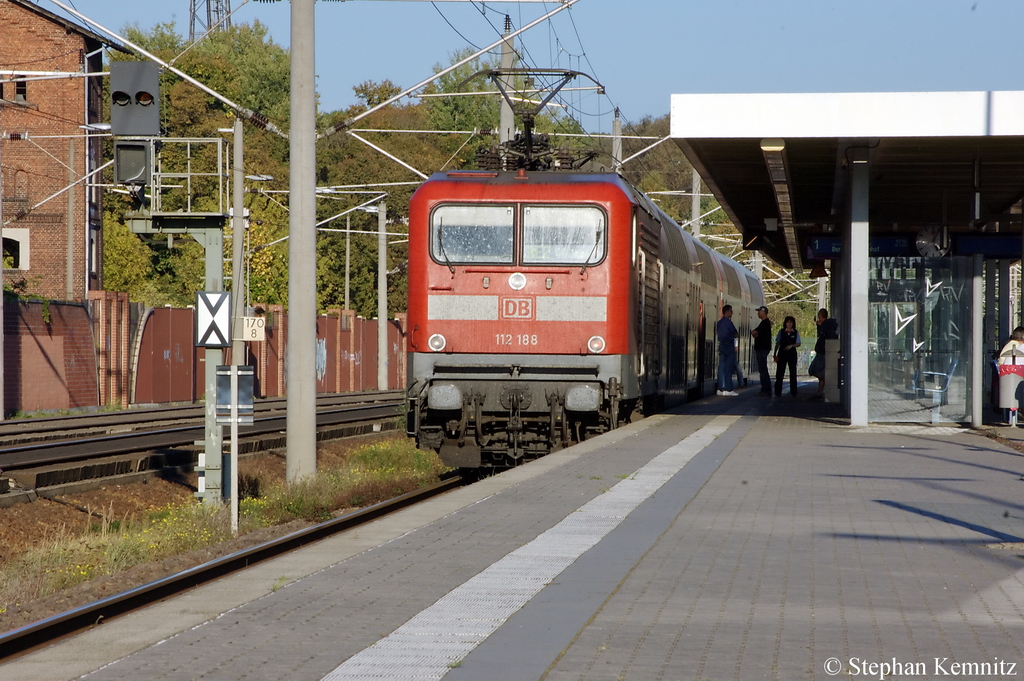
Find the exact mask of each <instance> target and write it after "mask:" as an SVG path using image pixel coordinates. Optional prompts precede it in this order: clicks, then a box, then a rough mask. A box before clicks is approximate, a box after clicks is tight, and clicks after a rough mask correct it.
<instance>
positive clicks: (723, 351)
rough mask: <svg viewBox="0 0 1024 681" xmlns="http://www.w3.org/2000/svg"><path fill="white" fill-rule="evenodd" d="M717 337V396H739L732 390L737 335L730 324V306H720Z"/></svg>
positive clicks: (733, 326) (733, 325) (716, 330)
mask: <svg viewBox="0 0 1024 681" xmlns="http://www.w3.org/2000/svg"><path fill="white" fill-rule="evenodd" d="M715 335H716V336H718V394H719V395H725V396H728V397H735V396H736V395H739V393H738V392H735V391H734V390H733V389H732V375H733V373H734V372H735V371H736V339H737V338H738V337H739V333H738V332H737V331H736V325H735V324H733V323H732V305H723V306H722V318H721V319H719V320H718V323H717V324H715Z"/></svg>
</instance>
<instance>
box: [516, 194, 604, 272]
mask: <svg viewBox="0 0 1024 681" xmlns="http://www.w3.org/2000/svg"><path fill="white" fill-rule="evenodd" d="M606 232H607V230H606V229H605V216H604V212H603V211H601V209H599V208H596V207H594V206H527V207H525V208H524V209H523V264H524V265H546V264H562V265H593V264H595V263H598V262H600V261H601V260H602V259H603V258H604V249H605V237H604V235H605V233H606Z"/></svg>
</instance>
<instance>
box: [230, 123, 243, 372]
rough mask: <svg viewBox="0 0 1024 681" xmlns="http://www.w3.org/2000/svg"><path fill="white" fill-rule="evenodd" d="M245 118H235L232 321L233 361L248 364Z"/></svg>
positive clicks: (232, 206) (232, 193)
mask: <svg viewBox="0 0 1024 681" xmlns="http://www.w3.org/2000/svg"><path fill="white" fill-rule="evenodd" d="M243 139H244V138H243V132H242V119H241V118H238V117H236V118H235V129H234V152H233V161H234V164H233V167H232V171H231V175H232V180H233V182H232V185H231V213H232V219H231V292H232V293H233V294H234V295H233V296H232V297H231V301H232V303H233V305H234V308H235V309H234V310H232V311H231V317H232V319H231V322H232V329H233V331H234V336H233V337H232V338H231V363H232V364H233V365H235V366H240V365H243V364H245V363H246V362H245V361H244V360H245V341H244V340H242V339H243V338H244V333H243V332H244V326H245V323H244V322H243V321H242V318H243V317H244V316H245V276H244V275H243V273H242V270H243V269H244V267H245V265H244V263H243V262H242V251H243V250H244V248H245V238H244V234H245V193H244V192H245V184H244V180H245V174H244V171H243V170H242V167H243V161H244V154H245V145H244V144H243Z"/></svg>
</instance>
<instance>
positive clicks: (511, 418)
mask: <svg viewBox="0 0 1024 681" xmlns="http://www.w3.org/2000/svg"><path fill="white" fill-rule="evenodd" d="M508 399H509V403H510V408H509V414H508V437H509V440H510V444H511V445H512V458H513V459H518V458H519V457H521V456H522V455H523V453H524V452H522V451H520V450H519V444H520V441H521V440H522V437H523V418H522V415H521V413H520V405H521V403H522V400H523V394H522V393H521V392H520V391H518V390H511V391H509V394H508Z"/></svg>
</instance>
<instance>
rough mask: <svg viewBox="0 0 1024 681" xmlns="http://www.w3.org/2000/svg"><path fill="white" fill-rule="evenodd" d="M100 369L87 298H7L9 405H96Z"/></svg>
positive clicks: (42, 407)
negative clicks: (60, 300)
mask: <svg viewBox="0 0 1024 681" xmlns="http://www.w3.org/2000/svg"><path fill="white" fill-rule="evenodd" d="M96 375H97V374H96V345H95V343H94V341H93V329H92V320H91V319H90V318H89V311H88V309H87V308H86V306H85V305H84V304H81V303H56V302H51V303H49V304H46V303H44V302H42V301H34V300H30V301H19V300H13V299H12V300H7V301H5V305H4V408H5V411H7V412H12V411H25V412H28V411H38V410H49V409H74V408H77V407H94V406H97V405H98V404H99V403H100V402H99V391H98V385H97V381H96Z"/></svg>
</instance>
